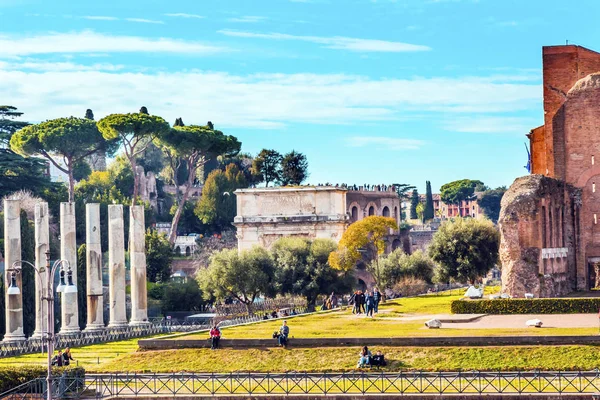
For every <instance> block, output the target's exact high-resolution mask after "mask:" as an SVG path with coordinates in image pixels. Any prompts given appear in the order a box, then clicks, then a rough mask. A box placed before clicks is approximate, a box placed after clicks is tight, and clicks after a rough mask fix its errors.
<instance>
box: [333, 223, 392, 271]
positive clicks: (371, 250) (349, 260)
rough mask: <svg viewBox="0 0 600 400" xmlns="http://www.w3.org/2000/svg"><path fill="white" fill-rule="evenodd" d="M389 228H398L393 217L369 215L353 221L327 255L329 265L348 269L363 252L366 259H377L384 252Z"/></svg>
mask: <svg viewBox="0 0 600 400" xmlns="http://www.w3.org/2000/svg"><path fill="white" fill-rule="evenodd" d="M390 229H398V225H397V224H396V220H395V219H394V218H389V217H379V216H370V217H367V218H363V219H361V220H360V221H358V222H355V223H353V224H352V225H350V227H349V228H348V229H346V231H345V232H344V234H343V235H342V238H341V239H340V242H339V243H338V249H337V250H336V251H334V252H332V253H331V254H330V255H329V265H331V266H332V267H333V268H335V269H337V270H341V271H350V270H351V269H352V268H354V266H355V265H356V263H357V262H358V261H359V260H360V259H361V258H363V254H364V255H365V257H366V258H367V259H368V260H377V259H378V258H379V256H380V255H382V254H383V253H384V252H385V248H386V242H385V236H386V235H388V234H389V231H390ZM375 273H377V271H375ZM375 280H377V278H375Z"/></svg>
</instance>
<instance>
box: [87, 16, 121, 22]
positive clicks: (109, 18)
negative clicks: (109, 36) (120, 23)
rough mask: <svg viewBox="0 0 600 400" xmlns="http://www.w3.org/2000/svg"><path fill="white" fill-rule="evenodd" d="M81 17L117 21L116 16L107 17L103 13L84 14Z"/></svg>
mask: <svg viewBox="0 0 600 400" xmlns="http://www.w3.org/2000/svg"><path fill="white" fill-rule="evenodd" d="M81 18H83V19H91V20H93V21H117V20H118V19H119V18H117V17H107V16H103V15H86V16H83V17H81Z"/></svg>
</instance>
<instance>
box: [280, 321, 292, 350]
mask: <svg viewBox="0 0 600 400" xmlns="http://www.w3.org/2000/svg"><path fill="white" fill-rule="evenodd" d="M289 334H290V327H289V326H288V324H287V321H283V325H281V328H279V337H278V338H277V339H278V341H279V345H280V346H282V347H283V348H284V349H287V342H288V336H289Z"/></svg>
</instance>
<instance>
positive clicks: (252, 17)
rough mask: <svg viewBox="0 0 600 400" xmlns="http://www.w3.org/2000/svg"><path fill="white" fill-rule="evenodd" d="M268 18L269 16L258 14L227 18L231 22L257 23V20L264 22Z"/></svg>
mask: <svg viewBox="0 0 600 400" xmlns="http://www.w3.org/2000/svg"><path fill="white" fill-rule="evenodd" d="M266 19H267V17H259V16H256V15H245V16H243V17H237V18H229V19H227V21H229V22H242V23H251V24H254V23H257V22H263V21H265V20H266Z"/></svg>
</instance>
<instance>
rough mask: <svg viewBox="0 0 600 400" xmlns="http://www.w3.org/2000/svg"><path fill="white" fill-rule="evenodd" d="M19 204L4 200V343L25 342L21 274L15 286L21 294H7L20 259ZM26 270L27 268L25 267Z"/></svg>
mask: <svg viewBox="0 0 600 400" xmlns="http://www.w3.org/2000/svg"><path fill="white" fill-rule="evenodd" d="M20 213H21V204H20V202H19V200H4V265H5V269H4V287H5V291H4V295H5V304H6V333H5V334H4V341H5V342H19V341H22V340H25V333H24V332H23V295H22V294H23V284H22V279H21V274H17V275H16V278H17V286H18V287H19V290H20V291H21V293H19V294H13V295H9V294H8V288H9V287H10V282H11V272H10V271H7V269H9V268H12V266H13V264H14V262H15V261H19V260H20V259H21V216H20ZM25 268H27V266H25Z"/></svg>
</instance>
